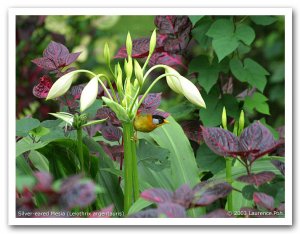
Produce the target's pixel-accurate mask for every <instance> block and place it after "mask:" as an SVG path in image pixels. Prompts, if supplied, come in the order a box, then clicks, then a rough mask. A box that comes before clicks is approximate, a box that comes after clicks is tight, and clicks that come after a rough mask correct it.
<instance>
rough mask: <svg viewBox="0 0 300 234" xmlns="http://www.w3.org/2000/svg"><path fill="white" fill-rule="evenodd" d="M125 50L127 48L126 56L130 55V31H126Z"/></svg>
mask: <svg viewBox="0 0 300 234" xmlns="http://www.w3.org/2000/svg"><path fill="white" fill-rule="evenodd" d="M126 50H127V55H128V58H129V57H131V54H132V40H131V36H130V33H129V32H128V33H127V39H126Z"/></svg>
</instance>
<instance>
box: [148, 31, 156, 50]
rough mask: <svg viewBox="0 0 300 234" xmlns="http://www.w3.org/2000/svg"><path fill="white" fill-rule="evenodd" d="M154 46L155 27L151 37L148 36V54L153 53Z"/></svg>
mask: <svg viewBox="0 0 300 234" xmlns="http://www.w3.org/2000/svg"><path fill="white" fill-rule="evenodd" d="M155 46H156V29H154V31H153V33H152V35H151V38H150V45H149V54H153V52H154V50H155Z"/></svg>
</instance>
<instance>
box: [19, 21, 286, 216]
mask: <svg viewBox="0 0 300 234" xmlns="http://www.w3.org/2000/svg"><path fill="white" fill-rule="evenodd" d="M89 20H92V19H89ZM280 20H281V18H277V17H271V16H268V17H258V16H251V17H248V16H245V17H242V16H231V17H229V16H156V17H155V18H154V24H155V26H156V29H155V30H154V31H153V33H152V35H151V37H143V38H137V39H133V40H132V39H131V34H130V33H128V34H127V38H126V43H125V45H123V46H121V47H120V49H119V50H118V51H117V52H116V53H115V55H113V54H112V53H111V50H110V47H109V46H108V44H105V45H104V49H103V51H102V52H103V55H102V57H103V65H105V67H106V68H105V69H106V70H105V71H104V70H103V69H102V70H101V69H97V68H96V66H92V67H91V68H90V67H89V68H88V69H89V70H86V69H81V68H80V69H77V68H76V65H72V64H74V63H75V62H76V61H77V60H78V59H79V58H80V56H82V55H83V54H84V51H82V52H75V53H70V52H69V50H68V48H67V47H66V46H64V45H63V44H61V43H58V42H55V41H50V42H49V44H48V45H45V47H46V48H45V50H44V52H43V57H39V58H36V59H33V58H31V59H32V62H33V63H34V64H35V65H37V67H38V68H39V69H42V70H43V74H42V76H40V77H39V78H38V76H36V77H35V78H36V81H37V80H38V83H37V84H36V85H35V86H33V89H32V93H33V95H34V96H35V97H37V98H38V99H39V101H40V102H42V103H54V102H55V103H58V104H59V111H57V112H53V113H52V112H50V111H48V112H47V113H48V114H49V115H51V116H52V117H55V119H53V118H52V119H49V120H44V121H40V120H38V119H36V118H32V117H31V116H30V115H29V116H28V117H26V118H22V119H20V120H18V121H17V126H16V127H17V132H16V141H17V143H16V154H17V155H16V156H17V157H16V166H17V199H16V200H17V216H18V217H24V214H25V213H26V212H27V211H30V212H34V213H31V214H32V215H30V217H33V216H34V214H37V213H36V212H42V211H45V210H46V211H47V210H48V211H53V212H58V211H62V212H66V213H67V214H69V215H66V217H72V215H70V214H72V212H83V213H82V214H83V215H82V216H83V217H114V215H113V213H114V212H119V213H120V214H122V216H125V217H132V218H134V217H170V218H172V217H173V218H174V217H176V218H177V217H203V218H208V217H213V218H215V217H283V216H284V200H285V198H284V175H285V172H284V169H285V168H284V167H285V166H284V157H283V156H284V126H280V127H279V128H278V129H274V128H273V127H271V126H270V125H268V124H267V121H271V123H272V124H274V123H275V122H274V121H273V120H272V118H271V117H273V113H272V109H270V108H269V104H268V98H267V95H271V93H272V91H271V90H272V87H273V86H272V84H273V85H274V87H275V84H279V83H280V82H281V78H280V77H281V75H280V74H281V73H280V71H277V70H276V69H275V68H274V67H272V69H273V70H272V69H271V72H269V71H267V70H266V69H265V68H264V67H263V65H261V64H260V63H261V61H259V59H258V57H259V56H258V55H259V54H258V55H257V54H255V53H259V52H260V48H261V44H259V41H260V40H261V39H260V36H261V35H260V34H261V32H260V31H259V30H258V29H257V28H259V27H266V28H267V27H272V24H275V23H276V21H280ZM262 35H264V34H262ZM277 39H278V38H275V39H273V40H275V41H276V40H277ZM260 43H263V42H260ZM224 45H226V46H224ZM73 51H74V50H73ZM270 56H271V55H270ZM276 56H277V57H276ZM276 56H275V58H279V57H280V54H277V55H276ZM271 57H272V56H271ZM264 65H265V64H264ZM267 65H268V64H267ZM80 67H81V66H80ZM268 68H269V67H268ZM276 72H277V73H276ZM275 73H276V74H277V78H276V77H275V78H274V76H275V75H274V74H275ZM181 74H185V77H184V76H183V75H181ZM268 76H269V77H271V78H269V77H268ZM87 78H88V82H87V83H84V80H85V79H87ZM163 79H165V80H166V82H164V83H162V81H163ZM269 79H270V80H271V81H270V87H268V85H269ZM274 79H275V80H276V79H277V81H276V82H277V83H276V82H275V83H274V81H272V80H274ZM272 82H273V83H272ZM157 84H160V87H158V85H157ZM170 90H172V91H174V93H176V94H179V95H177V96H174V93H173V94H172V93H170V92H169V91H170ZM200 92H201V94H200ZM50 100H52V101H50ZM276 100H277V99H276V98H275V99H274V100H273V101H276ZM271 114H272V115H271ZM140 116H148V117H151V118H153V117H155V116H158V117H159V119H158V120H157V121H159V120H164V119H167V120H168V122H169V124H165V125H159V127H157V128H155V130H153V131H152V130H151V131H150V130H149V131H145V132H143V131H140V130H141V129H137V128H136V127H135V125H134V123H135V121H136V120H137V119H138V118H139V117H140ZM150 121H152V120H150ZM272 121H273V122H272ZM276 121H277V120H276ZM277 122H278V123H279V125H280V123H282V120H280V119H279V120H278V121H277ZM145 124H147V123H145ZM68 212H69V213H68ZM18 214H19V215H18ZM54 214H55V213H53V215H54ZM47 217H53V216H51V215H48V216H47Z"/></svg>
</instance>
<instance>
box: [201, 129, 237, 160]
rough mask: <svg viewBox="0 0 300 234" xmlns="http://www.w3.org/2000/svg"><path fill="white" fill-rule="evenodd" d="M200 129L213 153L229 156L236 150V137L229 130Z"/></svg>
mask: <svg viewBox="0 0 300 234" xmlns="http://www.w3.org/2000/svg"><path fill="white" fill-rule="evenodd" d="M201 129H202V135H203V139H204V141H205V143H206V144H207V146H208V147H209V148H210V149H211V150H212V151H213V152H214V153H216V154H218V155H221V156H229V155H230V153H231V152H236V151H238V149H239V141H238V138H237V137H236V136H235V135H234V134H232V133H231V132H229V131H227V130H224V129H222V128H205V127H201Z"/></svg>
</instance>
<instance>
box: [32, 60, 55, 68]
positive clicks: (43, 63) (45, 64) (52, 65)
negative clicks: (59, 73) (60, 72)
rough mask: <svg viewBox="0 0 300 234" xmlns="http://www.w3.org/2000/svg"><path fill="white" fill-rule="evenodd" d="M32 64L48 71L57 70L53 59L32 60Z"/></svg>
mask: <svg viewBox="0 0 300 234" xmlns="http://www.w3.org/2000/svg"><path fill="white" fill-rule="evenodd" d="M31 62H33V63H34V64H36V65H37V66H39V67H41V68H43V69H45V70H48V71H53V70H56V69H57V67H56V65H55V63H54V62H53V61H52V60H51V59H49V58H46V57H42V58H36V59H33V60H31Z"/></svg>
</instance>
